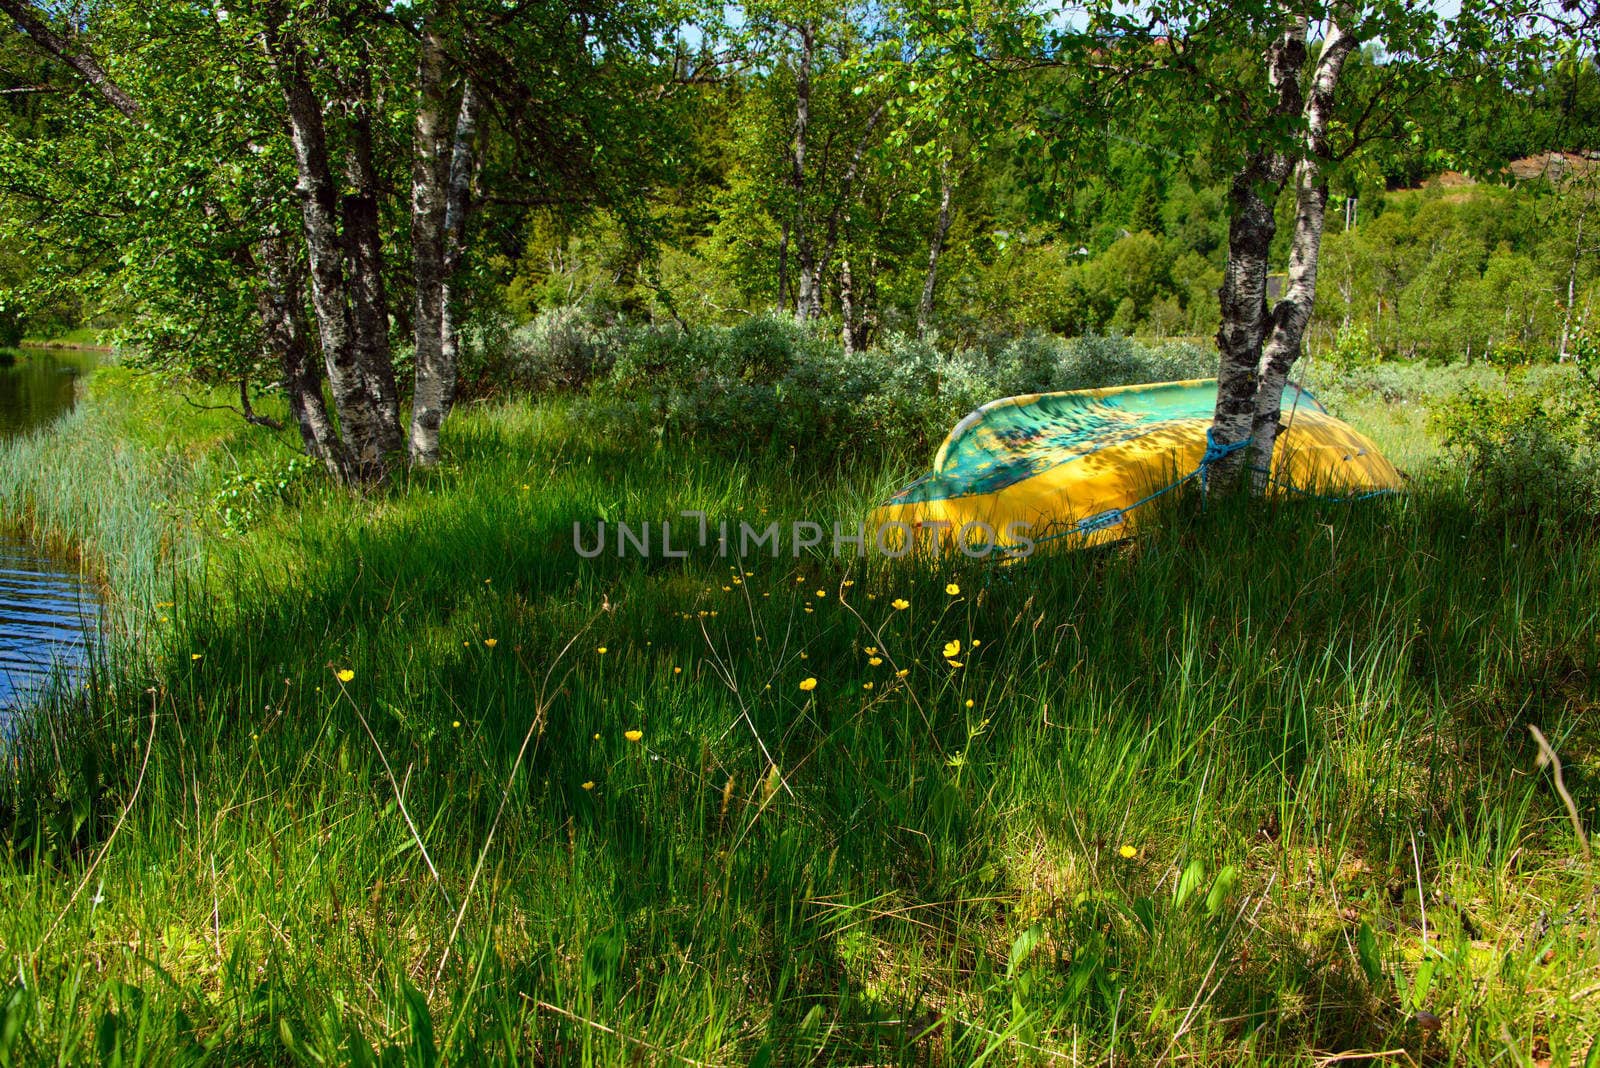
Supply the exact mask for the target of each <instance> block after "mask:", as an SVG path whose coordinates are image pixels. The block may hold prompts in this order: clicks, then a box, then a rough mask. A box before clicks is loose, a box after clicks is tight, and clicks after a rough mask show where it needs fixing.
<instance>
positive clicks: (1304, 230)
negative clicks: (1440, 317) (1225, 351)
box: [1250, 20, 1356, 493]
mask: <svg viewBox="0 0 1600 1068" xmlns="http://www.w3.org/2000/svg"><path fill="white" fill-rule="evenodd" d="M1355 43H1356V41H1355V36H1354V35H1353V34H1352V33H1350V32H1348V31H1347V30H1345V29H1344V28H1343V27H1341V26H1340V24H1339V23H1338V22H1337V21H1332V20H1330V22H1329V24H1328V32H1327V35H1326V36H1325V37H1324V38H1323V42H1322V54H1321V55H1320V56H1318V57H1317V64H1316V67H1315V69H1314V71H1313V73H1312V76H1311V86H1310V89H1309V91H1308V92H1307V93H1306V101H1305V149H1304V154H1303V155H1302V156H1301V158H1300V161H1299V162H1298V163H1297V164H1296V165H1295V218H1294V235H1293V240H1292V241H1291V243H1290V247H1289V276H1288V284H1287V285H1286V286H1285V289H1284V294H1283V299H1282V300H1280V301H1278V303H1277V304H1276V305H1275V306H1274V307H1273V309H1272V315H1271V318H1270V327H1271V333H1270V334H1269V335H1268V337H1267V342H1266V350H1265V352H1264V353H1263V354H1262V357H1261V365H1260V369H1259V373H1258V376H1257V377H1258V379H1259V381H1258V383H1257V386H1256V397H1255V414H1254V419H1253V421H1252V424H1251V445H1250V466H1251V470H1252V476H1253V477H1252V479H1251V485H1252V488H1253V489H1254V491H1255V492H1256V493H1261V492H1263V491H1265V490H1266V488H1267V484H1268V482H1269V481H1270V479H1271V477H1272V460H1273V452H1274V449H1275V448H1276V446H1277V442H1278V431H1279V430H1281V429H1282V425H1281V424H1280V422H1279V415H1280V413H1281V410H1282V406H1283V389H1284V386H1285V385H1286V384H1287V383H1288V381H1289V371H1290V369H1291V368H1292V367H1293V366H1294V364H1295V361H1296V360H1298V359H1299V358H1300V351H1301V348H1302V346H1303V343H1304V340H1305V332H1306V324H1307V323H1309V322H1310V321H1311V312H1312V310H1313V308H1314V307H1315V305H1316V299H1317V264H1318V261H1319V260H1320V258H1321V252H1322V230H1323V224H1324V221H1325V219H1326V217H1327V208H1328V184H1327V181H1326V180H1325V179H1324V178H1323V175H1322V166H1321V163H1320V161H1321V160H1322V159H1324V158H1326V156H1327V154H1328V122H1329V118H1330V117H1331V115H1332V113H1333V98H1334V90H1335V89H1336V88H1337V86H1338V84H1339V76H1340V74H1341V73H1342V72H1343V69H1344V63H1345V60H1346V59H1347V58H1348V57H1349V55H1350V53H1351V51H1352V50H1353V49H1354V48H1355Z"/></svg>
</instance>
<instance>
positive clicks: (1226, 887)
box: [1206, 864, 1239, 916]
mask: <svg viewBox="0 0 1600 1068" xmlns="http://www.w3.org/2000/svg"><path fill="white" fill-rule="evenodd" d="M1238 886H1239V869H1238V868H1235V867H1234V866H1233V865H1232V864H1226V865H1224V866H1223V868H1222V870H1221V871H1219V872H1217V878H1216V881H1215V882H1213V883H1212V884H1211V893H1209V894H1207V895H1206V915H1207V916H1215V915H1216V914H1217V910H1218V909H1220V908H1222V907H1223V906H1224V905H1226V904H1227V903H1228V899H1229V898H1231V897H1232V896H1233V892H1234V890H1235V889H1237V888H1238Z"/></svg>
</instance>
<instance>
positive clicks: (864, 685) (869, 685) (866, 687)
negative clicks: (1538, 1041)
mask: <svg viewBox="0 0 1600 1068" xmlns="http://www.w3.org/2000/svg"><path fill="white" fill-rule="evenodd" d="M861 688H862V689H863V690H870V689H872V683H870V682H863V683H862V684H861Z"/></svg>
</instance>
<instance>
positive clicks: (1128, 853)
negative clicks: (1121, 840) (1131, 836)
mask: <svg viewBox="0 0 1600 1068" xmlns="http://www.w3.org/2000/svg"><path fill="white" fill-rule="evenodd" d="M1117 852H1118V853H1121V854H1122V857H1123V859H1124V860H1132V859H1133V858H1134V857H1136V856H1138V855H1139V851H1138V850H1137V849H1135V848H1133V846H1131V845H1125V846H1123V847H1122V848H1121V849H1119V850H1117Z"/></svg>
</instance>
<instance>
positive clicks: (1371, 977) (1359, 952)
mask: <svg viewBox="0 0 1600 1068" xmlns="http://www.w3.org/2000/svg"><path fill="white" fill-rule="evenodd" d="M1356 957H1357V958H1358V959H1359V960H1360V961H1361V971H1362V972H1363V973H1364V974H1365V975H1366V977H1367V982H1368V983H1370V984H1372V985H1373V986H1377V985H1378V984H1379V983H1380V982H1381V981H1382V980H1383V957H1382V956H1381V954H1380V953H1379V951H1378V936H1377V935H1376V934H1374V933H1373V930H1372V926H1371V925H1370V924H1368V923H1367V922H1366V921H1364V920H1363V921H1362V923H1361V928H1360V929H1359V930H1358V931H1356Z"/></svg>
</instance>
